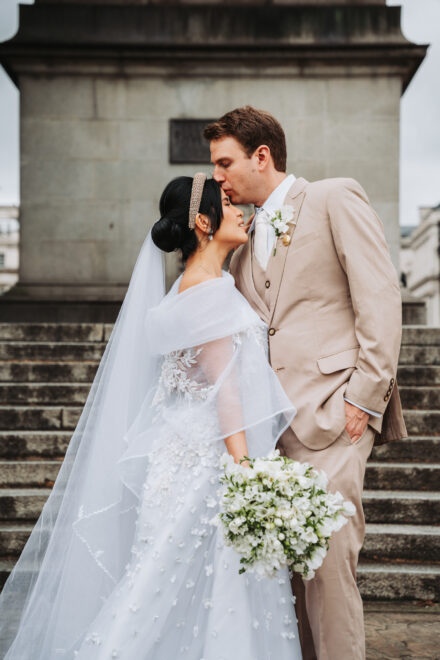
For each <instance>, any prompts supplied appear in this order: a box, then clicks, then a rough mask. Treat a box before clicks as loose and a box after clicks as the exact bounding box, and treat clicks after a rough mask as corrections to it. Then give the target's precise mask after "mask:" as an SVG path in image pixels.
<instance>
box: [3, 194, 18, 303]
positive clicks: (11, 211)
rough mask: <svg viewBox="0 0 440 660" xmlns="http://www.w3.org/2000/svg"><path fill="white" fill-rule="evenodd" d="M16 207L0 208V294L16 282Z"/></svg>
mask: <svg viewBox="0 0 440 660" xmlns="http://www.w3.org/2000/svg"><path fill="white" fill-rule="evenodd" d="M17 218H18V208H17V207H16V206H0V294H1V293H4V292H5V291H8V290H9V289H10V288H11V287H13V286H14V284H16V282H17V280H18V263H19V234H20V232H19V223H18V219H17Z"/></svg>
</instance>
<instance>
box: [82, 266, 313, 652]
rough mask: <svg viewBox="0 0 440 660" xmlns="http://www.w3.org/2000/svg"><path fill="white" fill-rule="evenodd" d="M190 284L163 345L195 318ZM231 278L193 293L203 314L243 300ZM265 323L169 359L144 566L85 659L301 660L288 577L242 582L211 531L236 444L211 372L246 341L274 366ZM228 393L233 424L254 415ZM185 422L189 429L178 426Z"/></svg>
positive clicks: (147, 500) (140, 540) (100, 622)
mask: <svg viewBox="0 0 440 660" xmlns="http://www.w3.org/2000/svg"><path fill="white" fill-rule="evenodd" d="M179 280H180V278H179ZM179 280H177V282H176V283H175V285H174V287H173V288H172V290H171V291H170V293H169V294H168V297H167V298H168V301H165V302H164V305H163V306H166V302H169V303H170V304H169V309H168V310H167V313H166V314H164V318H163V319H160V321H159V326H160V329H158V332H157V333H156V334H157V335H158V340H159V342H160V343H161V341H163V339H162V337H163V335H162V332H163V330H164V329H165V327H166V325H168V324H170V323H172V324H174V323H178V325H181V324H183V322H184V319H185V318H186V315H187V312H185V311H184V307H182V309H181V310H179V311H177V314H176V318H175V319H173V318H171V317H172V315H173V314H174V313H176V312H175V309H173V308H174V307H175V303H173V300H174V297H175V295H176V291H177V288H178V284H179ZM224 280H225V281H224V282H216V281H210V282H206V283H204V284H203V285H199V286H198V287H195V288H194V289H197V290H193V291H190V290H187V293H186V295H185V298H186V300H187V299H189V298H190V297H191V298H193V299H194V298H197V299H198V303H199V306H200V307H201V308H202V309H203V307H204V306H206V304H207V303H208V297H211V296H213V299H214V300H216V301H217V305H218V304H221V298H222V297H223V296H224V295H225V293H226V294H227V295H226V297H227V298H229V301H230V303H231V300H230V297H229V296H230V295H231V294H233V290H232V287H233V281H232V277H231V276H230V275H228V274H226V273H224ZM228 280H229V281H228ZM211 289H212V291H211ZM220 289H222V291H220ZM225 290H226V291H225ZM228 294H229V295H228ZM180 295H182V294H179V296H180ZM239 295H240V294H238V292H237V300H238V296H239ZM192 302H193V301H192ZM240 302H241V301H240ZM182 312H183V313H182ZM207 312H208V313H209V310H207ZM213 320H214V319H212V320H211V323H212V321H213ZM255 321H256V323H255V324H254V325H250V326H248V327H246V328H244V329H243V330H241V331H239V332H236V333H234V334H233V335H231V336H230V337H226V341H225V339H224V338H223V339H220V340H214V341H211V342H206V343H202V344H199V345H198V348H186V349H185V348H184V349H178V350H174V351H171V352H168V353H166V354H164V356H163V362H162V365H161V373H160V377H159V382H158V387H157V389H156V391H155V392H154V395H153V399H152V404H151V407H149V410H152V411H153V420H155V421H154V422H153V425H152V426H151V427H150V428H149V430H148V435H149V436H150V437H149V439H146V438H145V433H141V434H140V437H139V436H138V438H137V442H136V448H133V447H132V449H131V451H130V456H132V455H133V454H136V453H137V451H138V448H140V446H141V445H143V446H144V445H145V444H148V445H149V447H150V448H149V451H148V454H147V457H148V464H149V466H150V467H149V470H148V471H147V475H146V478H145V482H144V483H143V485H142V495H141V498H140V504H139V511H138V513H139V518H138V521H137V526H136V533H135V541H134V543H133V547H132V550H131V553H132V559H131V561H130V562H129V563H128V564H127V566H126V572H125V574H124V576H123V578H122V579H121V581H120V583H119V584H118V585H117V587H116V588H115V591H114V593H112V594H111V596H110V597H109V598H108V599H107V601H106V602H105V604H104V606H103V608H102V610H101V611H100V612H99V614H98V616H97V618H96V620H95V621H94V622H93V625H92V626H91V628H90V630H89V632H88V634H87V635H86V636H85V639H84V641H83V644H82V645H81V647H80V649H79V650H78V651H77V652H76V654H75V657H76V658H77V660H89V659H90V660H104V659H107V658H121V659H129V660H171V659H173V660H174V659H177V658H182V659H189V660H236V659H237V658H240V660H284V658H285V659H286V660H297V659H298V660H299V659H300V658H301V652H300V647H299V641H298V632H297V623H296V616H295V609H294V604H293V597H292V592H291V587H290V581H289V576H288V572H287V570H282V571H280V573H279V576H278V577H277V578H273V579H269V578H264V579H261V580H258V579H257V578H256V576H255V575H254V574H248V573H244V574H239V569H240V566H241V565H240V561H239V556H238V555H237V554H236V552H235V551H234V550H232V549H231V548H229V547H226V546H225V545H224V544H223V541H222V538H221V534H220V532H219V531H218V530H217V528H216V527H214V526H212V525H210V524H209V521H210V520H211V519H212V517H213V516H214V514H215V513H216V511H217V510H218V497H217V490H218V488H219V481H218V479H219V475H220V467H219V459H220V457H221V455H222V454H223V453H224V452H225V444H224V441H223V439H220V438H219V436H221V435H224V433H223V434H222V433H221V432H220V431H219V414H218V413H219V410H218V409H219V405H218V398H219V394H218V393H217V395H216V396H215V395H214V396H212V394H213V390H215V387H216V385H217V387H218V379H217V378H216V377H214V378H207V376H206V374H207V373H209V374H213V373H215V374H216V375H217V371H221V370H222V369H223V368H224V367H226V365H227V364H228V361H229V359H228V358H229V356H227V355H226V354H227V352H228V351H231V352H232V354H234V352H235V351H237V352H238V351H239V350H240V348H242V346H243V342H244V341H246V342H249V343H250V344H251V345H252V344H254V346H252V352H254V351H255V349H256V350H257V351H258V350H259V349H260V353H261V357H263V351H264V348H265V337H264V333H265V328H264V326H262V325H261V323H260V322H259V321H257V319H255ZM154 322H157V320H156V319H152V323H154ZM190 322H191V319H190ZM165 324H166V325H165ZM164 343H166V342H164ZM207 351H209V355H208V356H203V353H206V352H207ZM249 357H250V356H249ZM202 359H205V360H206V363H207V364H206V363H205V364H203V363H202ZM262 366H263V365H262ZM218 367H220V369H218ZM239 371H240V370H237V372H236V374H235V375H233V376H232V377H231V376H229V377H227V378H226V381H225V383H224V384H223V385H222V386H221V387H220V390H222V389H225V388H232V389H233V388H234V383H233V381H234V379H235V378H238V377H239ZM249 375H251V374H249ZM235 386H236V384H235ZM254 387H258V381H257V382H256V383H255V384H254ZM224 395H225V397H226V399H227V400H226V401H224V402H222V407H223V408H224V410H226V415H227V416H228V417H229V416H232V418H233V417H234V416H236V415H237V414H242V412H241V413H238V412H237V409H235V410H234V409H232V410H231V409H230V408H229V406H230V404H231V400H230V398H231V397H230V392H229V391H228V392H226V391H225V393H224ZM221 396H222V394H221V393H220V398H221ZM148 413H149V411H148V412H147V417H148ZM176 414H177V415H178V420H172V415H176ZM220 414H222V413H220ZM141 419H144V418H143V417H142V415H141ZM225 424H226V425H227V426H229V425H231V421H230V420H228V421H226V422H225ZM145 426H147V427H148V423H146V422H145V420H144V421H141V420H139V419H138V420H137V424H136V427H137V429H139V428H145ZM126 458H127V457H126Z"/></svg>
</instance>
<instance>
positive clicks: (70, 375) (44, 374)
mask: <svg viewBox="0 0 440 660" xmlns="http://www.w3.org/2000/svg"><path fill="white" fill-rule="evenodd" d="M98 366H99V361H98V360H82V361H71V360H70V361H69V360H65V361H59V362H57V361H56V360H54V359H52V360H51V361H49V360H47V361H41V360H30V361H27V362H23V361H20V360H7V361H6V360H2V361H0V381H4V382H13V383H19V382H22V383H23V382H40V383H41V382H43V383H50V382H54V383H62V382H64V383H71V382H90V383H91V382H92V380H93V378H94V376H95V373H96V370H97V368H98ZM397 380H398V382H399V386H401V387H404V386H407V387H408V386H416V387H417V386H418V387H427V386H439V385H440V366H401V367H399V368H398V371H397Z"/></svg>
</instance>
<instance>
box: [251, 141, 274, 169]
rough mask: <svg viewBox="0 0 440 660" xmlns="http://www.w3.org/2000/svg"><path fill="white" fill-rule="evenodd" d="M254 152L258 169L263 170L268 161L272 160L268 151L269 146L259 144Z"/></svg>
mask: <svg viewBox="0 0 440 660" xmlns="http://www.w3.org/2000/svg"><path fill="white" fill-rule="evenodd" d="M254 154H255V156H256V157H257V164H258V169H259V170H261V171H263V170H265V169H266V167H267V166H268V165H269V163H270V162H271V161H272V160H273V159H272V154H271V153H270V148H269V147H268V146H267V144H262V145H260V146H259V147H258V148H257V149H256V150H255V152H254Z"/></svg>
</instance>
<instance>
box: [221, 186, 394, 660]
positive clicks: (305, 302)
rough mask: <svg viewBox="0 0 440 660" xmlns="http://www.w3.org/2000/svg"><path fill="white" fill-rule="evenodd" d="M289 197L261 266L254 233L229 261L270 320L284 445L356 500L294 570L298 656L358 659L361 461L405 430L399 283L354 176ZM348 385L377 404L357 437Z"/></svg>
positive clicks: (297, 189)
mask: <svg viewBox="0 0 440 660" xmlns="http://www.w3.org/2000/svg"><path fill="white" fill-rule="evenodd" d="M284 203H285V204H290V205H291V206H293V208H294V210H295V216H294V224H292V226H291V228H290V230H289V234H290V236H291V242H290V244H289V245H284V243H283V241H282V240H281V238H279V239H278V240H277V245H276V255H275V256H271V257H270V258H269V262H268V265H267V269H266V271H263V270H262V269H261V267H260V266H259V264H258V262H257V261H256V260H255V259H254V258H253V234H251V235H250V238H249V241H248V243H246V244H245V245H243V246H241V247H240V248H238V249H237V250H236V252H235V253H234V255H233V257H232V260H231V265H230V271H231V273H232V275H233V276H234V278H235V282H236V286H237V287H238V289H239V290H240V291H241V292H242V293H243V295H244V296H245V297H246V298H247V299H248V301H249V302H250V304H251V305H252V306H253V307H254V309H255V310H256V311H257V312H258V313H259V315H260V316H261V318H262V319H263V320H264V321H266V323H267V324H268V326H269V353H270V361H271V365H272V367H273V369H274V370H275V372H276V373H277V375H278V377H279V379H280V382H281V384H282V385H283V387H284V389H285V390H286V392H287V394H288V395H289V397H290V399H291V401H292V402H293V403H294V405H295V406H296V408H297V410H298V413H297V415H296V416H295V418H294V419H293V422H292V425H291V428H290V429H288V431H287V432H286V433H285V434H284V435H283V436H282V438H281V439H280V441H279V445H278V446H279V448H280V450H281V451H282V453H283V454H285V455H287V456H290V457H292V458H296V459H298V460H301V461H309V462H310V463H312V464H314V465H316V466H317V467H320V468H323V469H324V470H326V472H327V474H328V476H329V488H330V489H331V490H340V491H341V492H342V493H343V494H344V495H345V496H346V497H347V498H349V499H351V500H352V501H353V502H354V504H355V505H356V508H357V514H356V516H354V517H353V518H351V519H350V522H349V523H348V524H347V525H346V526H345V527H343V528H342V530H341V531H339V532H338V533H337V534H335V535H334V536H333V538H332V539H331V543H330V550H329V553H328V555H327V557H326V559H325V560H324V564H323V566H322V568H321V569H319V571H317V574H316V577H315V578H314V579H313V580H311V581H309V582H304V586H303V584H302V581H300V580H298V579H297V578H296V577H295V580H294V582H293V588H294V591H295V594H296V596H297V614H298V616H299V619H300V622H299V623H300V633H301V636H302V645H303V655H304V660H309V658H310V659H311V658H318V659H319V660H358V659H359V660H361V659H363V658H364V657H365V648H364V631H363V615H362V602H361V599H360V596H359V592H358V590H357V587H356V564H357V559H358V554H359V551H360V548H361V547H362V543H363V540H364V535H365V521H364V516H363V511H362V487H363V478H364V473H365V464H366V461H367V458H368V455H369V454H370V452H371V449H372V446H373V442H374V439H375V436H376V442H387V441H390V440H398V439H401V438H403V437H406V435H407V433H406V428H405V423H404V421H403V416H402V409H401V405H400V397H399V392H398V387H397V383H396V371H397V364H398V357H399V350H400V342H401V332H402V326H401V324H402V311H401V297H400V289H399V284H398V279H397V274H396V271H395V268H394V266H393V264H392V262H391V259H390V254H389V251H388V247H387V245H386V241H385V237H384V233H383V226H382V223H381V221H380V219H379V218H378V216H377V215H376V213H375V211H374V210H373V208H372V207H371V205H370V203H369V201H368V198H367V195H366V193H365V191H364V190H363V188H362V187H361V186H360V185H359V183H358V182H357V181H355V180H354V179H325V180H322V181H316V182H310V183H309V182H308V181H306V179H304V178H299V179H297V180H296V181H295V182H294V184H293V185H292V187H291V188H290V190H289V192H288V194H287V196H286V199H285V201H284ZM344 396H346V397H347V398H348V399H350V401H352V402H353V403H355V404H358V405H360V406H363V407H364V408H367V409H369V410H371V411H374V412H376V413H380V414H381V415H382V416H381V417H379V418H378V417H374V416H372V415H370V417H369V423H368V426H367V428H366V430H365V432H364V433H363V435H362V437H361V438H360V439H359V440H358V441H357V442H356V443H355V444H354V445H351V443H350V438H349V436H348V433H347V431H346V430H345V424H346V417H345V406H344ZM304 589H305V593H304ZM304 598H305V602H304ZM305 606H306V608H307V614H308V616H307V614H306V609H305ZM309 622H310V626H311V631H312V633H313V641H312V638H311V636H310V629H309Z"/></svg>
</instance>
